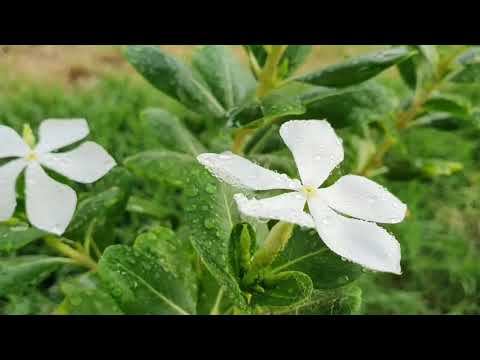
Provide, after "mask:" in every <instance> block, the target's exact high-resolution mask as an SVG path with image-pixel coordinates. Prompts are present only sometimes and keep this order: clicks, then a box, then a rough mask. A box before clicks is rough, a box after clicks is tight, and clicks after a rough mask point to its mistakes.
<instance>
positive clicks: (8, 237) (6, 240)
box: [0, 223, 46, 254]
mask: <svg viewBox="0 0 480 360" xmlns="http://www.w3.org/2000/svg"><path fill="white" fill-rule="evenodd" d="M45 235H46V233H45V232H44V231H42V230H38V229H36V228H33V227H30V226H28V224H25V223H17V224H14V225H13V224H12V225H6V224H1V225H0V253H1V252H3V253H7V254H8V253H11V252H14V251H17V250H20V249H21V248H23V247H24V246H27V245H28V244H30V243H32V242H34V241H36V240H39V239H41V238H42V237H44V236H45Z"/></svg>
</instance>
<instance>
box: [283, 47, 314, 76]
mask: <svg viewBox="0 0 480 360" xmlns="http://www.w3.org/2000/svg"><path fill="white" fill-rule="evenodd" d="M311 53H312V45H288V47H287V50H286V51H285V54H283V57H282V60H280V66H281V67H284V68H285V70H284V71H283V73H282V74H281V78H287V77H288V76H290V75H292V74H293V73H294V72H295V71H297V70H298V69H299V68H300V66H302V65H303V64H304V62H305V60H306V59H307V58H308V56H309V55H310V54H311Z"/></svg>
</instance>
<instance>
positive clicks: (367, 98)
mask: <svg viewBox="0 0 480 360" xmlns="http://www.w3.org/2000/svg"><path fill="white" fill-rule="evenodd" d="M397 107H398V99H397V98H396V96H395V94H394V93H393V91H391V90H390V89H388V88H386V87H385V86H382V85H380V84H379V83H377V82H375V81H373V80H372V81H369V82H367V83H364V84H362V85H359V86H357V87H354V88H352V89H349V90H348V91H345V92H341V93H338V94H334V95H331V96H325V97H323V98H321V99H318V100H316V101H314V102H310V103H309V104H308V105H307V112H306V113H305V114H303V117H304V118H307V119H328V121H329V122H330V124H331V125H332V126H333V127H334V128H342V127H345V126H352V125H360V124H363V123H366V124H368V123H370V122H375V121H384V120H385V119H386V118H388V116H389V115H390V114H392V113H393V112H394V111H395V110H396V109H397Z"/></svg>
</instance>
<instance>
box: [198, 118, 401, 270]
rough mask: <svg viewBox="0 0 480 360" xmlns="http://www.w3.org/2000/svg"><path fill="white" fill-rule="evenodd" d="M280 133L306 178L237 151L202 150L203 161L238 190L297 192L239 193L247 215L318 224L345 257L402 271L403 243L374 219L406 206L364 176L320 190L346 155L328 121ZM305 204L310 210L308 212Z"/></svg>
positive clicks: (395, 219)
mask: <svg viewBox="0 0 480 360" xmlns="http://www.w3.org/2000/svg"><path fill="white" fill-rule="evenodd" d="M280 135H281V137H282V139H283V141H284V142H285V144H286V145H287V146H288V148H289V149H290V151H291V152H292V154H293V157H294V159H295V162H296V164H297V168H298V171H299V174H300V178H301V180H302V181H301V182H300V181H298V180H293V179H290V178H289V177H288V176H286V175H281V174H278V173H276V172H274V171H271V170H267V169H265V168H263V167H261V166H258V165H256V164H254V163H252V162H250V161H249V160H247V159H244V158H242V157H240V156H237V155H234V154H232V153H224V154H202V155H200V156H199V157H198V161H200V163H201V164H203V165H204V166H205V167H206V168H207V169H209V171H210V172H211V173H213V174H214V175H215V176H216V177H217V178H219V179H221V180H223V181H225V182H227V183H229V184H231V185H233V186H236V187H239V188H245V189H249V190H257V191H258V190H274V189H284V190H292V192H288V193H285V194H282V195H279V196H275V197H272V198H268V199H262V200H256V199H250V200H249V199H248V198H246V197H245V196H244V195H243V194H236V195H235V200H236V202H237V205H238V207H239V209H240V212H241V213H242V214H244V215H246V216H251V217H256V218H262V219H272V220H281V221H285V222H289V223H294V224H298V225H301V226H304V227H311V228H315V229H316V230H317V232H318V234H319V235H320V237H321V238H322V240H323V241H324V242H325V244H326V245H327V246H328V247H329V248H330V249H331V250H332V251H334V252H335V253H337V254H338V255H340V256H341V257H342V258H345V259H347V260H350V261H352V262H355V263H358V264H360V265H362V266H364V267H365V268H368V269H371V270H375V271H384V272H391V273H395V274H401V268H400V257H401V255H400V245H399V243H398V242H397V240H396V239H395V238H394V237H393V236H392V235H390V234H389V233H388V232H387V231H386V230H384V229H383V228H381V227H379V226H377V225H376V224H375V223H374V222H378V223H390V224H393V223H399V222H401V221H402V220H403V219H404V217H405V213H406V205H405V204H403V203H402V202H401V201H400V200H398V199H397V198H396V197H395V196H393V195H392V194H391V193H389V192H388V191H387V190H386V189H384V188H383V187H381V186H380V185H378V184H377V183H375V182H373V181H371V180H369V179H367V178H365V177H361V176H355V175H347V176H344V177H342V178H341V179H339V180H338V181H337V182H336V183H335V184H334V185H332V186H330V187H328V188H323V189H320V188H319V187H320V185H322V183H323V182H324V181H325V180H326V179H327V178H328V176H329V175H330V172H331V171H332V170H333V169H334V168H335V167H336V166H338V164H340V163H341V162H342V161H343V156H344V155H343V146H342V142H341V140H340V139H339V138H338V137H337V135H336V134H335V132H334V130H333V129H332V127H331V126H330V124H329V123H328V122H327V121H324V120H322V121H320V120H308V121H306V120H295V121H289V122H287V123H285V124H284V125H283V126H282V127H281V129H280ZM306 204H308V209H309V212H310V214H308V213H306V212H305V211H304V209H305V205H306ZM341 214H343V215H341ZM344 215H346V216H348V217H346V216H344Z"/></svg>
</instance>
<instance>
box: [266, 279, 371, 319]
mask: <svg viewBox="0 0 480 360" xmlns="http://www.w3.org/2000/svg"><path fill="white" fill-rule="evenodd" d="M361 305H362V289H361V288H359V287H358V286H348V287H346V288H341V289H335V290H327V291H325V290H314V291H313V294H312V296H311V297H310V298H309V299H307V300H305V301H304V302H303V303H301V304H298V305H297V306H295V307H293V309H288V310H287V311H285V310H284V311H282V310H280V311H277V312H274V314H290V315H357V314H359V313H360V308H361Z"/></svg>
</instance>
